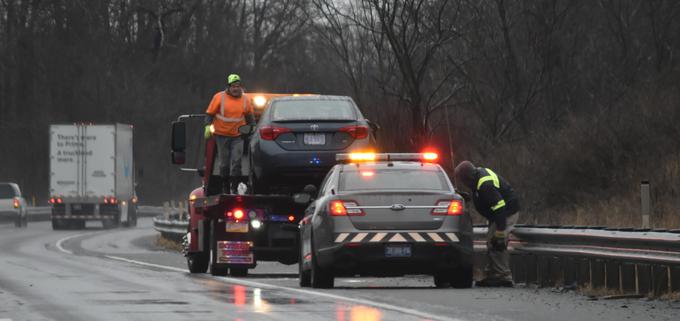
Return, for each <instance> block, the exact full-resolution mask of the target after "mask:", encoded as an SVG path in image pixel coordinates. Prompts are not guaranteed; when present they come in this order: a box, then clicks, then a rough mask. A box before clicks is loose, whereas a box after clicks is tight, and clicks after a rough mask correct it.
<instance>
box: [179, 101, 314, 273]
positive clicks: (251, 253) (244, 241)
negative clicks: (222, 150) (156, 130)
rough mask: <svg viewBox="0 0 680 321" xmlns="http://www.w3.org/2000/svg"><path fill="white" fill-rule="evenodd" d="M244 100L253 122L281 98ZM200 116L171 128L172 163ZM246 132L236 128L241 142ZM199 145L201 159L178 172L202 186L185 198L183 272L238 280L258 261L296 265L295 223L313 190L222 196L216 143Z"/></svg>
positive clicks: (191, 116)
mask: <svg viewBox="0 0 680 321" xmlns="http://www.w3.org/2000/svg"><path fill="white" fill-rule="evenodd" d="M245 96H246V98H247V99H251V100H252V102H253V105H254V107H255V116H256V118H257V117H258V116H259V115H261V114H262V111H263V109H264V108H265V105H266V104H267V102H268V101H269V100H271V99H273V98H275V97H280V96H286V95H285V94H267V93H258V94H245ZM204 117H205V114H189V115H181V116H179V117H178V118H177V120H176V121H174V122H173V123H172V144H171V145H172V153H171V156H172V163H173V164H176V165H183V164H185V162H186V158H187V153H188V147H189V146H187V139H186V137H187V124H188V123H191V122H192V120H194V121H195V122H196V123H200V124H202V122H203V119H204ZM252 131H253V126H251V125H244V126H242V127H241V128H240V129H239V132H241V134H243V135H244V136H243V137H244V139H246V138H245V137H246V135H247V134H249V133H251V132H252ZM195 134H196V135H197V137H198V135H201V136H202V131H201V130H196V131H195ZM201 141H202V143H200V145H201V146H199V147H198V150H196V151H194V152H196V153H198V155H200V154H202V155H203V161H202V164H199V165H200V166H197V168H182V170H183V171H194V172H196V173H197V174H198V175H199V176H200V177H202V186H201V187H198V188H196V189H194V190H193V191H192V192H191V193H190V194H189V202H188V204H189V208H188V212H189V215H190V218H189V225H188V230H187V233H186V235H185V236H184V241H183V251H184V255H185V257H186V260H187V266H188V268H189V271H190V272H191V273H206V272H208V271H210V274H212V275H218V276H224V275H231V276H235V277H243V276H247V275H248V270H249V269H253V268H255V266H256V265H257V263H258V261H277V262H280V263H283V264H287V265H291V264H295V263H297V262H298V259H299V249H298V242H299V233H298V222H299V221H300V220H301V219H302V218H303V217H304V210H305V208H306V207H307V205H308V203H309V201H310V198H311V194H312V193H314V192H315V190H316V188H315V187H314V186H313V185H308V186H306V187H305V188H304V190H303V191H301V192H300V193H288V194H267V195H253V194H245V193H239V194H224V193H222V178H221V177H220V176H219V173H218V170H217V167H218V165H217V164H216V155H217V146H216V141H215V139H214V138H209V139H207V140H204V139H201ZM247 146H248V144H247V142H246V143H244V156H243V160H242V164H243V165H242V169H243V173H248V171H249V170H250V166H249V165H250V164H249V162H248V161H247V159H248V156H247V155H248V149H247ZM199 158H200V157H199ZM243 173H242V175H243ZM243 176H244V179H243V180H242V181H247V178H246V176H247V174H245V175H243ZM319 183H320V182H319Z"/></svg>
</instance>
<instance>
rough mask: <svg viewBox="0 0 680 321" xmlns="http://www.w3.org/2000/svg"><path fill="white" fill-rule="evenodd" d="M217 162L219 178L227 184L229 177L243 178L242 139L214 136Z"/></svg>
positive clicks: (238, 137)
mask: <svg viewBox="0 0 680 321" xmlns="http://www.w3.org/2000/svg"><path fill="white" fill-rule="evenodd" d="M215 138H216V143H217V161H218V163H219V165H218V166H216V167H218V168H219V169H220V176H222V179H223V180H224V181H225V182H227V181H228V180H229V178H230V177H234V178H237V177H240V176H243V174H242V173H241V158H242V157H243V139H242V138H241V137H240V136H236V137H229V136H216V137H215Z"/></svg>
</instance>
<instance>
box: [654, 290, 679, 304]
mask: <svg viewBox="0 0 680 321" xmlns="http://www.w3.org/2000/svg"><path fill="white" fill-rule="evenodd" d="M659 299H661V300H667V301H678V302H680V292H671V293H666V294H664V295H662V296H661V297H659Z"/></svg>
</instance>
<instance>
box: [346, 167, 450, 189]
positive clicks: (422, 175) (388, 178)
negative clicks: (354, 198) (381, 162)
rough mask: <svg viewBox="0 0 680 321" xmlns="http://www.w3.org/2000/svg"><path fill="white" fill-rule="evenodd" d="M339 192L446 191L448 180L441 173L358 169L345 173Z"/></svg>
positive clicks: (402, 169) (401, 169) (411, 170)
mask: <svg viewBox="0 0 680 321" xmlns="http://www.w3.org/2000/svg"><path fill="white" fill-rule="evenodd" d="M338 185H339V186H338V190H339V191H364V190H409V191H414V190H416V191H419V190H423V191H445V190H448V189H449V188H448V184H447V183H446V178H445V177H444V175H443V174H442V173H441V172H440V171H433V170H422V169H407V168H406V169H404V168H395V169H374V168H368V167H367V168H365V169H362V168H358V169H357V170H353V171H344V172H342V173H341V174H340V180H339V182H338Z"/></svg>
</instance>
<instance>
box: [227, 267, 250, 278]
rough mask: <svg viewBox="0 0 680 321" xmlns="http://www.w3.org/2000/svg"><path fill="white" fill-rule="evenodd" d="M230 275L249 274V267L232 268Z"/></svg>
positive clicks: (243, 275) (244, 275) (240, 275)
mask: <svg viewBox="0 0 680 321" xmlns="http://www.w3.org/2000/svg"><path fill="white" fill-rule="evenodd" d="M229 275H231V276H233V277H240V278H243V277H246V276H248V268H231V269H229Z"/></svg>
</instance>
